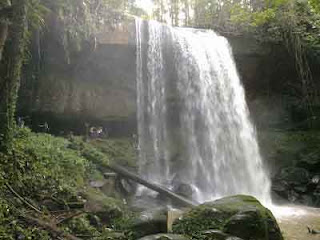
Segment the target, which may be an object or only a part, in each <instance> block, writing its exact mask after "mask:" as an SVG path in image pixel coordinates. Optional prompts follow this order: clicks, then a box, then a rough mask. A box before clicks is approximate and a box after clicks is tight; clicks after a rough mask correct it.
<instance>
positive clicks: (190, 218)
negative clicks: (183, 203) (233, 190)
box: [173, 195, 283, 240]
mask: <svg viewBox="0 0 320 240" xmlns="http://www.w3.org/2000/svg"><path fill="white" fill-rule="evenodd" d="M210 229H215V230H220V231H222V232H224V233H228V234H230V235H233V236H236V237H239V238H243V239H246V240H282V239H283V237H282V235H281V232H280V228H279V226H278V224H277V222H276V220H275V218H274V216H273V215H272V213H271V212H270V211H269V210H268V209H267V208H265V207H264V206H262V205H261V203H260V202H259V201H258V200H257V199H255V198H254V197H251V196H245V195H236V196H230V197H225V198H222V199H219V200H216V201H213V202H209V203H204V204H202V205H200V206H197V207H194V208H192V209H190V210H189V211H187V212H186V213H185V214H183V215H182V216H181V217H180V218H179V219H177V220H176V221H175V222H174V224H173V232H174V233H177V234H186V235H189V236H193V237H198V236H201V235H202V233H203V231H205V230H210Z"/></svg>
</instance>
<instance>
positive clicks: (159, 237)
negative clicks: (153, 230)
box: [138, 233, 190, 240]
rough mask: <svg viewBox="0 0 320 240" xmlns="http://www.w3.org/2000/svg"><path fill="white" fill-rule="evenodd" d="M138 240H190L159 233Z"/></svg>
mask: <svg viewBox="0 0 320 240" xmlns="http://www.w3.org/2000/svg"><path fill="white" fill-rule="evenodd" d="M138 240H190V238H188V237H185V236H183V235H178V234H168V233H160V234H155V235H150V236H145V237H143V238H140V239H138Z"/></svg>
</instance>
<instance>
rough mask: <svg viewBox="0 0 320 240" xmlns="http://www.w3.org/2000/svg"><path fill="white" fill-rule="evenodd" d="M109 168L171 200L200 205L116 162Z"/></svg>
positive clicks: (187, 204)
mask: <svg viewBox="0 0 320 240" xmlns="http://www.w3.org/2000/svg"><path fill="white" fill-rule="evenodd" d="M108 168H109V169H110V170H112V171H114V172H115V173H117V174H119V175H121V176H123V177H125V178H127V179H130V180H132V181H135V182H137V183H139V184H141V185H143V186H146V187H147V188H150V189H151V190H153V191H156V192H158V193H160V194H162V195H163V196H165V197H167V198H169V199H171V200H173V201H175V202H177V203H179V204H181V205H183V206H185V207H193V206H196V205H198V203H196V202H193V201H191V200H189V199H186V198H184V197H182V196H180V195H178V194H176V193H174V192H172V191H170V190H169V189H167V188H165V187H162V186H159V185H157V184H155V183H152V182H150V181H147V180H145V179H143V178H141V177H140V176H138V175H137V174H134V173H131V172H129V171H128V170H126V169H125V168H123V167H120V166H117V165H115V164H110V165H108Z"/></svg>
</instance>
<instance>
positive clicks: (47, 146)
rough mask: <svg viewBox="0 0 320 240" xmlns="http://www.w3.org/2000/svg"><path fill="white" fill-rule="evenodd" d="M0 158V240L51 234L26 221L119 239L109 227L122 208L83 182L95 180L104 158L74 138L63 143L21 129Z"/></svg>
mask: <svg viewBox="0 0 320 240" xmlns="http://www.w3.org/2000/svg"><path fill="white" fill-rule="evenodd" d="M0 159H1V161H0V176H1V181H0V189H1V194H0V223H1V224H0V225H1V227H0V236H1V237H3V238H4V239H16V238H17V237H18V236H21V237H24V238H25V239H53V233H52V231H50V230H49V231H48V229H46V228H43V226H39V223H38V224H29V223H30V220H31V219H32V218H36V219H40V220H39V221H43V222H48V223H50V224H51V225H53V226H54V225H57V226H59V228H60V229H62V230H63V231H64V232H65V233H70V234H74V235H81V234H82V235H89V236H97V239H100V238H99V237H101V239H106V238H107V237H108V236H114V237H113V238H112V237H110V239H123V238H122V235H121V234H120V233H119V234H116V233H115V231H114V230H112V228H113V227H114V222H116V221H120V220H118V219H120V218H122V217H124V218H125V216H126V214H127V213H126V211H127V210H126V207H125V206H124V205H123V203H122V202H121V201H120V200H117V199H114V198H110V197H107V196H105V195H104V194H103V193H102V192H101V191H100V190H98V189H96V190H95V189H92V188H91V187H90V186H88V184H87V183H88V180H90V179H94V178H95V174H96V172H97V171H98V169H97V167H96V164H100V166H106V165H107V164H108V161H109V157H108V155H106V154H103V153H102V152H100V151H99V150H97V149H96V148H94V147H93V146H92V145H91V144H88V143H85V142H83V141H81V140H80V139H79V138H72V139H70V140H67V139H64V138H58V137H53V136H51V135H49V134H43V133H32V132H31V131H30V130H29V129H27V128H21V129H18V130H17V131H15V132H14V139H13V144H12V148H11V149H10V150H9V151H7V152H1V153H0ZM73 215H75V216H74V217H72V216H73ZM69 218H70V219H69ZM100 221H101V222H102V223H100ZM60 222H61V223H60ZM40 225H41V224H40ZM106 227H107V228H109V230H106V229H105V228H106ZM107 239H108V238H107Z"/></svg>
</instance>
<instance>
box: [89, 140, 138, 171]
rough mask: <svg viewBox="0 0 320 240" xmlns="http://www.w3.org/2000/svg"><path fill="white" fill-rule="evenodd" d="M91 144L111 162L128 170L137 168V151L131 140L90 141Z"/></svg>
mask: <svg viewBox="0 0 320 240" xmlns="http://www.w3.org/2000/svg"><path fill="white" fill-rule="evenodd" d="M91 144H92V145H93V146H95V147H96V148H97V149H99V150H100V151H101V152H103V153H105V154H106V155H108V156H109V157H110V161H111V162H114V163H117V164H119V165H121V166H128V167H130V168H135V167H137V166H136V163H137V151H136V147H135V143H134V141H133V140H132V139H130V138H119V139H97V140H93V141H91Z"/></svg>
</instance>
